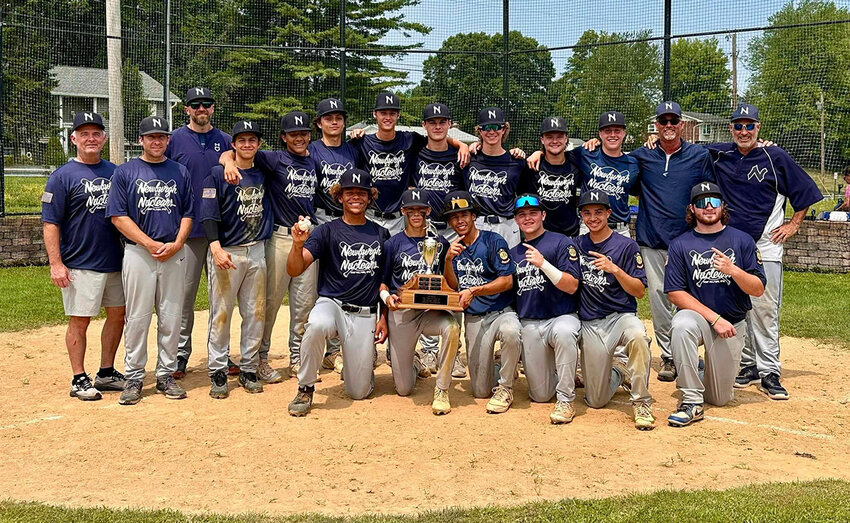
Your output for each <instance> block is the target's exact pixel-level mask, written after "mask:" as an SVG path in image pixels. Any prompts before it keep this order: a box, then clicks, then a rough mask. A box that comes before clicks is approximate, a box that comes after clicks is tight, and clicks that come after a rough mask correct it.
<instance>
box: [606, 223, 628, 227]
mask: <svg viewBox="0 0 850 523" xmlns="http://www.w3.org/2000/svg"><path fill="white" fill-rule="evenodd" d="M621 225H628V223H627V222H608V227H620V226H621Z"/></svg>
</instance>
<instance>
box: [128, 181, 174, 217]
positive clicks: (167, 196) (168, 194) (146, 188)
mask: <svg viewBox="0 0 850 523" xmlns="http://www.w3.org/2000/svg"><path fill="white" fill-rule="evenodd" d="M136 194H138V195H139V202H138V207H139V213H141V214H147V213H148V212H151V211H153V212H163V211H164V212H167V213H168V214H171V210H172V209H174V208H175V207H177V201H176V200H177V182H176V181H174V180H168V181H167V182H165V181H163V180H150V181H145V180H136Z"/></svg>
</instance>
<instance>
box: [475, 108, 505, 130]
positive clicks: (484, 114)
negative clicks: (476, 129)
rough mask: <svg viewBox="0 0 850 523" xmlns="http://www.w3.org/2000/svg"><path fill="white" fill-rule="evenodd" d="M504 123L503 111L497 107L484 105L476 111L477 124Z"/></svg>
mask: <svg viewBox="0 0 850 523" xmlns="http://www.w3.org/2000/svg"><path fill="white" fill-rule="evenodd" d="M490 124H497V125H505V111H503V110H501V109H499V108H498V107H486V108H484V109H481V110H480V111H478V125H479V126H483V125H490Z"/></svg>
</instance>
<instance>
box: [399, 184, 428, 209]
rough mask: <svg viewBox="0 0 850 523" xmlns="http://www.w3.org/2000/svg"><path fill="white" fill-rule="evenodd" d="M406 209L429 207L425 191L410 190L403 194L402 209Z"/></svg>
mask: <svg viewBox="0 0 850 523" xmlns="http://www.w3.org/2000/svg"><path fill="white" fill-rule="evenodd" d="M405 207H428V208H429V209H430V208H431V204H429V203H428V198H427V197H426V196H425V191H422V190H420V189H408V190H406V191H404V192H403V193H402V194H401V208H402V209H404V208H405Z"/></svg>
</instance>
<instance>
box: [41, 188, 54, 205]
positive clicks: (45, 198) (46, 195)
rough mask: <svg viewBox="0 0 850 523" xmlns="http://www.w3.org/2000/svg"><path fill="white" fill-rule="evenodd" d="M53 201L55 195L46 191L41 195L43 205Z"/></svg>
mask: <svg viewBox="0 0 850 523" xmlns="http://www.w3.org/2000/svg"><path fill="white" fill-rule="evenodd" d="M52 201H53V193H52V192H47V191H44V192H43V193H42V195H41V203H51V202H52Z"/></svg>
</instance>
